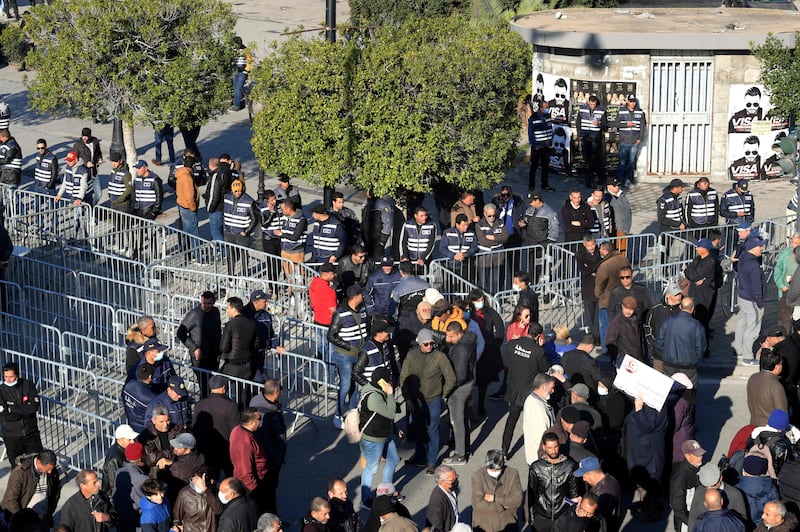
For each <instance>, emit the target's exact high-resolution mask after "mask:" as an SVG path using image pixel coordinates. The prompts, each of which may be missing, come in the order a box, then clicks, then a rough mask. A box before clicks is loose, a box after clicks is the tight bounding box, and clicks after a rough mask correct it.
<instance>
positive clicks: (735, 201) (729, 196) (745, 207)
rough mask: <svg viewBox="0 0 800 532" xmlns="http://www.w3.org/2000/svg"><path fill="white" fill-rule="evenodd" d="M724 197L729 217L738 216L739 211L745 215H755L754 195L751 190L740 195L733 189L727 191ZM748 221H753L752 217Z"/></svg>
mask: <svg viewBox="0 0 800 532" xmlns="http://www.w3.org/2000/svg"><path fill="white" fill-rule="evenodd" d="M722 199H723V201H724V202H725V204H726V206H727V211H728V212H727V213H726V214H727V218H728V219H736V218H738V217H739V213H742V214H744V216H745V217H748V216H752V215H753V195H752V194H751V193H750V192H745V193H744V194H742V195H741V196H740V195H739V194H737V193H736V191H735V190H733V189H731V190H729V191H727V192H726V193H725V196H723V198H722ZM748 221H752V219H751V220H748Z"/></svg>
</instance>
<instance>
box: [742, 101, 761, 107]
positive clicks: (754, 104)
mask: <svg viewBox="0 0 800 532" xmlns="http://www.w3.org/2000/svg"><path fill="white" fill-rule="evenodd" d="M744 106H745V107H761V104H760V103H758V102H748V103H746V104H744Z"/></svg>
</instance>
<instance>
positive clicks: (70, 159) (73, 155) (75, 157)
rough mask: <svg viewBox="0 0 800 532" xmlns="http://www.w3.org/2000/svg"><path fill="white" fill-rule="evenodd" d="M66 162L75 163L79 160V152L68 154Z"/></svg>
mask: <svg viewBox="0 0 800 532" xmlns="http://www.w3.org/2000/svg"><path fill="white" fill-rule="evenodd" d="M65 160H66V161H67V162H68V163H74V162H75V161H77V160H78V152H74V151H71V152H69V153H68V154H67V156H66V157H65Z"/></svg>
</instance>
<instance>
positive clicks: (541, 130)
mask: <svg viewBox="0 0 800 532" xmlns="http://www.w3.org/2000/svg"><path fill="white" fill-rule="evenodd" d="M528 141H529V142H530V144H531V166H530V171H529V173H528V191H529V192H533V191H534V190H536V168H537V167H538V168H541V174H542V188H543V189H544V190H548V191H551V192H552V191H553V190H554V189H553V188H552V187H551V186H550V184H549V181H548V177H549V166H550V148H551V147H552V145H553V124H552V123H551V121H550V112H549V110H548V104H547V101H546V100H542V99H541V98H540V97H539V96H534V97H533V98H531V116H530V117H528Z"/></svg>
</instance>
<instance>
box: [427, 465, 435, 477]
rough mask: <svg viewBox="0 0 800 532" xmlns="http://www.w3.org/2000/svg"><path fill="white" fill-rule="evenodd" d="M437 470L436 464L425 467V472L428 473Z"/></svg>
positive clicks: (430, 473) (431, 473)
mask: <svg viewBox="0 0 800 532" xmlns="http://www.w3.org/2000/svg"><path fill="white" fill-rule="evenodd" d="M435 470H436V467H435V466H432V465H429V466H428V467H426V468H425V474H426V475H433V472H434V471H435Z"/></svg>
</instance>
